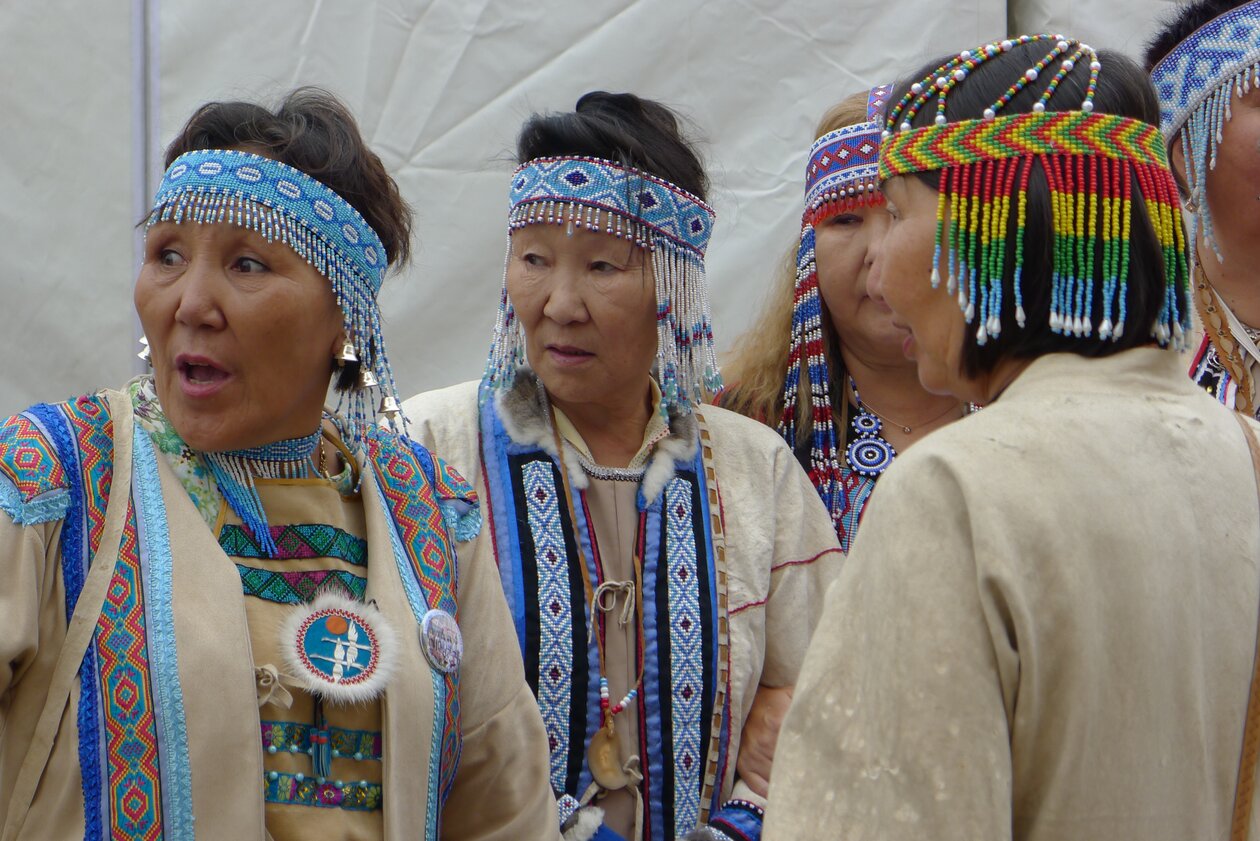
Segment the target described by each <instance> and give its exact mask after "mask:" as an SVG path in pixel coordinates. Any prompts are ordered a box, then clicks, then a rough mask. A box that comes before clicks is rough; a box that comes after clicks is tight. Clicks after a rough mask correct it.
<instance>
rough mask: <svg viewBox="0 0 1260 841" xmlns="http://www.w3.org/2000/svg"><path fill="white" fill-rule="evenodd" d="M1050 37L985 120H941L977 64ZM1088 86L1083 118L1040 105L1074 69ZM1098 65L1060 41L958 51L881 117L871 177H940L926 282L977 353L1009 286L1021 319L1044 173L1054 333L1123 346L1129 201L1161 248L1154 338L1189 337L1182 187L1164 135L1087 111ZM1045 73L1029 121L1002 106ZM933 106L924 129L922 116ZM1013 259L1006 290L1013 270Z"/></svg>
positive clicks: (998, 318) (999, 319)
mask: <svg viewBox="0 0 1260 841" xmlns="http://www.w3.org/2000/svg"><path fill="white" fill-rule="evenodd" d="M1033 42H1045V43H1046V44H1047V52H1046V54H1045V56H1044V57H1043V58H1042V59H1041V60H1040V61H1038V62H1037V63H1036V64H1035V65H1034V66H1033V67H1031V68H1029V69H1028V70H1026V71H1025V72H1024V73H1023V74H1022V75H1021V76H1020V77H1019V79H1018V80H1017V81H1016V82H1015V83H1014V84H1012V85H1011V86H1010V87H1009V88H1008V89H1007V90H1006V92H1005V93H1003V94H1002V96H1001V97H999V98H998V99H997V100H996V101H994V102H993V103H992V104H991V105H990V106H989V107H988V108H986V109H985V111H984V114H983V117H982V118H981V119H979V120H959V121H956V122H949V120H948V116H947V98H948V95H949V93H950V91H951V90H953V89H954V88H955V87H957V85H958V84H960V83H962V82H963V81H965V80H966V78H967V76H968V75H969V74H970V73H971V72H972V71H973V70H975V68H976V67H978V66H979V65H980V64H982V63H984V62H986V61H989V60H991V59H993V58H995V57H997V56H1000V55H1002V54H1003V53H1006V52H1009V51H1010V50H1011V49H1012V48H1013V47H1014V46H1016V45H1022V44H1028V43H1033ZM1083 61H1084V62H1088V68H1089V74H1090V75H1089V82H1088V86H1087V89H1086V94H1085V99H1084V101H1083V102H1081V103H1080V110H1072V111H1048V110H1047V108H1046V106H1047V104H1048V103H1049V101H1050V99H1051V98H1052V97H1053V96H1054V95H1055V92H1056V90H1057V89H1058V87H1059V85H1060V83H1061V82H1062V81H1063V79H1065V78H1066V77H1067V75H1068V74H1069V73H1071V72H1072V71H1073V70H1074V69H1075V67H1076V65H1077V64H1078V63H1080V62H1083ZM1101 70H1102V63H1101V62H1100V61H1099V60H1098V55H1097V53H1095V51H1094V50H1093V49H1092V48H1091V47H1089V46H1088V45H1087V44H1082V43H1081V42H1079V41H1071V40H1068V39H1065V38H1063V37H1062V36H1059V35H1025V36H1021V37H1020V38H1017V39H1010V40H1003V41H997V42H993V43H990V44H986V45H984V46H982V47H980V48H978V49H976V50H966V51H964V52H962V53H960V54H959V55H958V56H957V57H955V58H953V59H951V60H950V61H949V62H947V63H946V64H944V65H943V66H941V67H939V68H937V70H935V71H933V72H932V73H931V74H930V75H928V76H926V77H924V78H923V79H922V80H920V81H918V82H916V83H914V84H913V85H911V86H910V89H909V90H908V91H907V92H906V93H905V95H904V96H903V97H902V98H901V100H900V101H899V102H898V103H897V104H896V105H895V106H894V107H893V108H892V110H891V111H890V112H889V114H888V118H887V120H886V122H885V130H884V135H883V137H884V139H883V144H882V146H881V148H880V160H879V175H880V179H881V180H887V179H889V178H893V177H895V176H898V175H909V174H912V173H919V172H937V171H939V172H940V173H941V178H940V186H939V190H938V196H939V198H938V205H937V212H936V241H935V251H934V254H933V258H932V265H931V267H930V270H931V278H932V285H933V286H934V287H935V286H938V285H939V284H940V282H941V269H940V266H941V265H942V255H944V261H945V265H946V266H947V278H946V284H947V288H948V289H949V291H950V292H951V293H954V292H956V293H957V295H958V305H959V307H960V308H961V309H962V310H963V312H964V314H965V315H966V319H967V322H968V324H973V325H975V338H976V342H977V343H978V344H981V345H983V344H984V343H985V342H986V341H988V340H989V339H990V338H996V337H997V336H999V335H1000V334H1001V331H1002V325H1003V314H1004V312H1007V310H1004V307H1008V306H1009V302H1008V301H1006V300H1005V294H1006V290H1007V288H1008V286H1009V289H1010V292H1011V296H1012V297H1013V298H1014V302H1013V303H1014V312H1013V316H1014V321H1015V323H1016V324H1017V325H1018V326H1019V327H1021V328H1022V327H1023V326H1024V325H1025V322H1026V319H1027V316H1026V313H1025V311H1024V305H1023V293H1022V287H1021V278H1022V274H1023V269H1024V264H1025V263H1024V232H1025V227H1026V224H1027V215H1026V211H1027V198H1028V184H1029V178H1030V177H1031V175H1032V172H1033V169H1034V168H1035V167H1039V168H1040V169H1041V170H1042V171H1043V172H1044V174H1045V178H1046V180H1047V182H1048V186H1049V189H1050V195H1051V208H1052V219H1053V232H1054V233H1053V267H1052V279H1051V294H1050V311H1049V322H1050V328H1051V329H1052V330H1053V331H1054V332H1055V333H1059V334H1061V335H1068V336H1075V337H1085V336H1091V335H1094V334H1095V333H1096V334H1097V336H1098V338H1100V339H1104V340H1105V339H1111V340H1113V341H1114V340H1118V339H1120V337H1121V336H1123V334H1124V331H1125V319H1126V315H1127V312H1126V304H1127V300H1128V282H1129V253H1130V252H1129V249H1130V244H1129V234H1130V230H1129V226H1130V212H1131V209H1132V202H1133V199H1134V198H1135V197H1140V198H1141V199H1142V201H1143V202H1144V203H1145V205H1146V213H1147V215H1148V217H1149V219H1150V222H1151V225H1152V227H1153V228H1154V231H1155V236H1156V238H1157V240H1158V243H1159V246H1160V248H1161V249H1162V252H1163V268H1164V278H1165V295H1164V300H1163V304H1162V306H1161V309H1160V312H1159V315H1158V316H1157V318H1156V322H1155V325H1154V327H1153V329H1152V333H1153V335H1154V337H1155V339H1156V340H1157V341H1158V342H1159V344H1161V345H1166V344H1168V343H1170V342H1171V343H1172V344H1174V345H1175V346H1178V347H1179V346H1180V345H1181V344H1182V341H1183V336H1184V331H1185V329H1186V327H1187V326H1188V325H1187V321H1186V315H1187V314H1186V313H1185V312H1184V311H1183V310H1184V306H1183V301H1184V299H1185V294H1186V291H1187V285H1188V283H1187V281H1188V270H1187V262H1186V241H1185V232H1184V230H1183V228H1182V225H1181V216H1180V201H1179V199H1178V195H1177V187H1176V183H1175V181H1174V180H1173V177H1172V173H1171V171H1170V170H1169V168H1168V156H1167V152H1166V150H1165V147H1164V143H1163V139H1162V137H1161V136H1160V134H1159V130H1158V129H1157V128H1156V127H1155V126H1152V125H1150V124H1148V123H1145V122H1142V121H1140V120H1135V119H1130V118H1127V117H1120V116H1116V115H1113V114H1099V113H1094V101H1093V100H1094V92H1095V91H1096V89H1097V86H1098V77H1099V73H1100V71H1101ZM1050 72H1053V74H1054V75H1053V76H1052V77H1051V79H1050V82H1049V83H1048V85H1047V86H1046V87H1045V89H1044V90H1043V92H1042V93H1041V95H1040V97H1039V98H1038V100H1037V101H1036V102H1035V103H1034V105H1033V108H1032V112H1031V113H1024V114H1017V115H1011V116H1007V115H1005V114H1002V113H1001V112H1002V109H1003V108H1004V107H1005V106H1006V105H1007V104H1009V103H1010V102H1011V100H1012V99H1014V98H1015V97H1016V96H1018V95H1019V94H1020V92H1021V91H1023V90H1024V88H1026V87H1027V86H1028V85H1029V84H1031V83H1032V82H1034V81H1036V80H1037V79H1038V78H1039V77H1040V76H1041V74H1043V73H1050ZM933 97H935V98H936V115H935V118H934V120H933V123H932V124H931V125H927V126H923V127H920V128H914V127H913V125H912V121H913V120H914V119H915V117H916V115H917V114H919V113H920V111H921V110H922V109H923V108H925V107H926V106H927V104H928V103H929V101H930V100H931V99H932V98H933ZM1012 258H1013V265H1014V272H1013V279H1012V281H1011V282H1010V283H1009V284H1004V282H1003V280H1004V278H1005V277H1006V276H1007V272H1008V263H1010V262H1011V261H1012Z"/></svg>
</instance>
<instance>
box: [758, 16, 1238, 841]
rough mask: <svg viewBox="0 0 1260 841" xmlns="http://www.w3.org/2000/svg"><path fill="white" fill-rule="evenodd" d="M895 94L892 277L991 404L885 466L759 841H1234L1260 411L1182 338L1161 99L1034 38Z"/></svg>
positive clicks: (883, 254) (960, 379)
mask: <svg viewBox="0 0 1260 841" xmlns="http://www.w3.org/2000/svg"><path fill="white" fill-rule="evenodd" d="M892 102H893V103H894V104H893V106H892V108H891V109H890V110H889V113H888V116H887V121H886V124H885V133H884V139H883V142H882V143H881V147H880V178H881V189H882V191H883V193H884V195H885V197H886V199H887V202H888V204H887V206H888V210H889V213H890V214H891V216H892V220H891V222H890V225H889V229H888V233H887V235H886V236H885V237H884V239H883V241H882V243H881V244H880V245H879V247H878V249H877V253H876V256H875V262H874V266H873V267H872V279H871V282H870V286H871V288H872V292H873V294H875V295H876V296H877V297H879V298H882V299H883V300H885V301H886V302H887V303H888V305H889V306H890V307H891V308H892V311H893V319H894V321H895V322H896V323H898V324H901V325H904V326H905V327H906V329H907V330H909V332H910V343H909V347H910V350H911V351H912V353H913V355H914V357H915V359H916V361H917V362H918V370H919V377H920V379H921V380H922V382H923V384H924V386H925V387H927V388H929V389H932V390H939V391H945V392H948V393H951V394H954V395H955V396H956V397H958V398H960V399H963V400H969V401H974V402H977V403H983V404H984V406H985V409H984V411H982V412H979V413H977V414H976V415H974V416H972V417H970V418H968V419H967V420H966V421H965V422H963V423H958V424H951V425H949V426H947V427H945V428H944V429H941V430H938V431H937V432H935V433H933V434H932V435H931V436H929V437H928V438H927V439H925V440H924V441H921V442H919V443H918V444H916V445H915V446H914V447H913V448H912V449H911V450H910V451H909V452H907V453H905V454H903V455H901V456H899V457H898V459H897V463H896V464H894V465H893V466H892V468H891V469H889V471H888V472H887V473H886V474H885V475H884V476H883V478H882V479H881V480H880V485H879V488H878V489H877V490H876V494H875V499H874V501H873V503H872V505H871V506H870V508H869V510H868V512H867V515H866V517H865V519H864V521H863V523H862V528H861V530H860V531H859V533H858V536H857V539H856V541H855V542H854V544H853V547H852V550H851V551H850V553H849V555H848V557H847V560H846V562H845V565H844V566H843V568H842V569H841V572H840V575H839V577H838V578H837V580H836V582H835V584H834V585H833V586H832V587H831V589H830V590H829V591H828V596H827V601H826V605H825V606H824V611H823V618H822V620H820V623H819V626H818V629H817V631H816V633H815V635H814V638H813V642H812V643H811V646H810V650H809V652H808V653H807V655H806V662H805V665H804V667H803V668H802V671H801V676H800V679H799V680H798V682H797V688H796V696H795V699H794V701H793V706H792V709H791V710H790V712H789V714H788V716H787V720H786V722H785V723H784V726H783V732H782V734H781V736H780V739H779V743H778V753H777V756H776V759H775V768H774V776H773V778H772V780H771V786H770V801H771V802H770V807H769V810H768V812H767V815H766V822H765V837H766V838H767V839H776V841H778V840H779V839H798V838H818V837H829V836H831V835H833V834H838V835H842V836H843V837H845V838H850V839H866V838H880V839H883V838H906V837H913V838H933V839H964V838H966V839H975V838H986V839H998V838H1008V839H1021V840H1022V839H1037V840H1038V841H1039V840H1040V839H1057V838H1073V839H1114V838H1146V839H1169V841H1171V840H1172V839H1185V838H1222V837H1226V835H1227V830H1228V827H1229V824H1230V814H1231V804H1232V802H1233V799H1234V782H1235V779H1236V778H1237V771H1238V768H1239V756H1240V753H1241V752H1242V751H1241V748H1242V736H1241V734H1242V731H1243V720H1244V716H1245V713H1246V709H1247V698H1248V683H1249V681H1248V678H1249V676H1250V675H1251V671H1252V661H1253V657H1254V655H1255V652H1256V644H1255V643H1256V619H1257V603H1258V601H1260V575H1257V571H1256V561H1255V559H1256V558H1257V557H1260V518H1258V517H1257V516H1256V512H1257V509H1258V507H1260V497H1258V494H1257V471H1256V469H1255V468H1254V467H1253V459H1252V457H1251V456H1249V451H1252V447H1255V448H1256V449H1255V452H1256V455H1257V457H1260V444H1257V443H1256V439H1255V437H1254V436H1255V433H1256V430H1257V429H1258V428H1260V425H1257V424H1255V423H1254V422H1252V421H1249V420H1246V419H1244V418H1243V417H1242V416H1241V415H1236V414H1233V413H1229V412H1223V411H1221V410H1220V408H1219V407H1218V406H1217V405H1216V404H1215V403H1214V402H1213V401H1212V400H1211V399H1210V398H1209V397H1208V396H1207V395H1205V394H1204V393H1203V391H1202V390H1201V389H1198V388H1197V387H1195V386H1194V384H1193V383H1191V382H1189V381H1187V379H1186V378H1185V377H1184V375H1183V374H1182V373H1181V369H1180V357H1179V355H1178V354H1176V353H1174V352H1172V351H1171V349H1172V348H1175V347H1177V346H1178V345H1179V344H1180V343H1181V342H1182V340H1183V338H1184V330H1185V325H1184V323H1183V322H1184V314H1185V311H1186V309H1185V308H1186V305H1187V301H1186V295H1187V291H1188V290H1187V285H1188V265H1187V260H1186V254H1185V241H1184V236H1183V231H1182V228H1181V225H1180V217H1179V211H1180V206H1179V199H1178V195H1177V189H1176V185H1175V182H1174V179H1173V175H1172V172H1171V170H1170V169H1169V167H1168V162H1167V153H1166V150H1165V146H1164V142H1163V138H1162V137H1161V135H1160V133H1159V128H1158V123H1159V106H1158V100H1157V98H1156V96H1155V92H1154V90H1153V89H1152V88H1151V85H1150V82H1149V80H1148V79H1147V78H1146V76H1145V74H1144V73H1143V72H1142V71H1141V70H1140V69H1139V68H1138V67H1137V66H1136V65H1135V64H1134V63H1133V62H1131V61H1129V60H1128V59H1126V58H1125V57H1123V56H1121V55H1119V54H1114V53H1099V52H1095V51H1094V49H1093V48H1091V47H1090V46H1088V45H1086V44H1083V43H1081V42H1079V41H1076V40H1072V39H1069V38H1065V37H1063V36H1059V35H1036V36H1022V37H1019V38H1013V39H1008V40H1003V41H998V42H993V43H989V44H985V45H983V46H980V47H977V48H975V49H971V50H965V51H963V52H961V53H958V54H956V55H953V56H950V57H947V58H944V59H941V60H938V61H935V62H932V63H930V64H928V65H926V66H925V67H924V68H923V69H922V70H920V71H918V72H916V73H914V74H913V75H911V76H910V77H909V78H907V79H906V80H904V81H903V82H901V83H900V84H899V85H898V86H897V88H896V90H895V92H894V94H893V99H892ZM1205 447H1208V448H1210V449H1212V450H1213V451H1214V452H1218V453H1220V454H1222V457H1221V459H1220V460H1218V461H1216V462H1214V465H1213V467H1214V469H1213V470H1212V471H1211V474H1210V475H1208V474H1207V473H1206V472H1205V471H1204V470H1203V469H1202V452H1203V450H1204V448H1205ZM1257 464H1260V461H1258V462H1257ZM1253 756H1254V755H1253ZM1240 802H1243V803H1246V804H1247V805H1248V806H1250V803H1251V799H1250V797H1248V796H1244V797H1243V798H1241V799H1240Z"/></svg>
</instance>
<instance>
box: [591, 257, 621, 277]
mask: <svg viewBox="0 0 1260 841" xmlns="http://www.w3.org/2000/svg"><path fill="white" fill-rule="evenodd" d="M591 271H592V272H594V273H595V274H612V273H613V272H619V271H621V267H620V266H617V265H614V264H613V263H610V262H608V261H607V260H596V261H595V262H593V263H591Z"/></svg>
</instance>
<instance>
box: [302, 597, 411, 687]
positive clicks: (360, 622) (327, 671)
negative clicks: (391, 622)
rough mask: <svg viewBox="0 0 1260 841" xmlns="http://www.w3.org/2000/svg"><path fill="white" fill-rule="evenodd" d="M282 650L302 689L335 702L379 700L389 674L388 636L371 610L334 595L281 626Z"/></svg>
mask: <svg viewBox="0 0 1260 841" xmlns="http://www.w3.org/2000/svg"><path fill="white" fill-rule="evenodd" d="M282 648H283V650H284V654H285V659H286V660H287V661H288V665H289V669H290V671H291V672H292V673H293V676H294V677H296V678H297V679H298V680H299V681H301V683H302V684H303V685H304V686H305V688H306V689H307V690H309V691H310V692H311V693H313V694H315V695H318V696H319V697H321V698H323V699H325V700H327V701H331V702H334V703H362V702H364V701H369V700H372V699H373V698H375V697H377V696H378V695H380V694H381V693H382V692H383V691H384V689H385V684H386V682H387V680H388V676H389V674H390V672H391V671H392V670H393V658H394V655H395V653H396V646H395V645H394V639H393V633H392V631H391V630H390V629H389V627H388V626H387V625H386V624H385V619H384V617H382V616H381V614H380V613H379V612H378V611H376V610H375V609H374V608H371V607H369V606H368V605H365V604H363V603H362V602H357V601H354V600H351V599H347V598H345V597H343V596H339V595H334V594H324V595H321V596H320V597H319V598H317V599H316V600H315V601H314V602H312V603H311V604H309V605H302V606H300V607H298V608H297V609H296V610H295V611H294V614H293V615H292V616H291V617H290V618H289V620H288V621H287V622H286V623H285V629H284V637H283V639H282Z"/></svg>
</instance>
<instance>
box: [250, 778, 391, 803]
mask: <svg viewBox="0 0 1260 841" xmlns="http://www.w3.org/2000/svg"><path fill="white" fill-rule="evenodd" d="M263 778H264V785H263V799H264V800H265V801H266V802H268V803H280V804H284V805H293V806H319V807H321V808H324V809H345V810H346V811H350V812H375V811H377V810H378V809H380V808H381V795H382V788H381V784H380V783H369V782H366V781H359V782H349V783H346V782H342V781H341V780H335V781H333V782H328V781H327V780H315V779H312V778H310V777H308V776H306V775H305V774H282V773H280V772H279V771H268V772H267V773H266V774H265V775H264V777H263Z"/></svg>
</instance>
